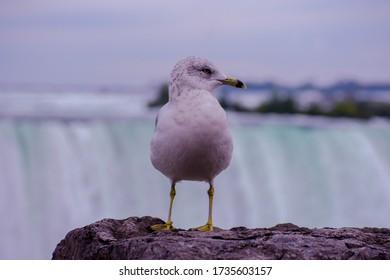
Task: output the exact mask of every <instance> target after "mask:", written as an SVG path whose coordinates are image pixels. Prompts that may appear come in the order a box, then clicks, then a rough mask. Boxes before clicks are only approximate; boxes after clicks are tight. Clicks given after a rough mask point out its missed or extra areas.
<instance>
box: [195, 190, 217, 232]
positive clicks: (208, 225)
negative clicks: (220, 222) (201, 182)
mask: <svg viewBox="0 0 390 280" xmlns="http://www.w3.org/2000/svg"><path fill="white" fill-rule="evenodd" d="M207 194H208V195H209V217H208V219H207V223H206V224H205V225H203V226H200V227H197V228H195V229H196V230H202V231H206V230H213V198H214V186H213V184H210V188H209V190H208V191H207Z"/></svg>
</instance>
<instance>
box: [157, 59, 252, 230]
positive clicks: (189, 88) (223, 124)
mask: <svg viewBox="0 0 390 280" xmlns="http://www.w3.org/2000/svg"><path fill="white" fill-rule="evenodd" d="M221 85H230V86H234V87H237V88H246V86H245V84H244V83H243V82H241V81H240V80H238V79H235V78H232V77H227V76H225V74H223V73H222V72H221V70H219V68H218V67H217V66H216V65H214V63H212V62H211V61H209V60H207V59H205V58H200V57H196V56H190V57H186V58H183V59H181V60H179V62H177V64H176V65H175V66H174V68H173V70H172V72H171V76H170V82H169V101H168V103H166V104H165V105H164V106H163V107H162V108H161V109H160V111H159V112H158V114H157V118H156V124H155V131H154V134H153V137H152V141H151V152H150V159H151V162H152V164H153V166H154V167H155V168H156V169H157V170H159V171H160V172H161V173H163V174H164V175H165V176H166V177H168V178H169V180H170V182H171V188H170V193H169V196H170V203H169V211H168V219H167V221H166V223H164V224H157V225H153V226H152V227H151V228H152V229H153V230H170V229H173V223H172V219H171V218H172V205H173V200H174V198H175V195H176V188H175V186H176V183H177V182H180V181H183V180H189V181H201V182H207V183H208V184H209V189H208V191H207V194H208V198H209V209H208V219H207V222H206V224H205V225H203V226H199V227H197V228H195V229H196V230H201V231H207V230H213V221H212V209H213V197H214V178H215V177H216V176H217V175H218V174H219V173H221V172H222V171H223V170H225V169H226V168H227V167H228V166H229V163H230V160H231V157H232V152H233V141H232V137H231V135H230V132H229V128H228V122H227V117H226V113H225V111H224V110H223V108H222V107H221V105H220V104H219V102H218V100H217V99H216V98H215V96H213V95H212V93H211V91H212V90H214V89H215V88H217V87H219V86H221Z"/></svg>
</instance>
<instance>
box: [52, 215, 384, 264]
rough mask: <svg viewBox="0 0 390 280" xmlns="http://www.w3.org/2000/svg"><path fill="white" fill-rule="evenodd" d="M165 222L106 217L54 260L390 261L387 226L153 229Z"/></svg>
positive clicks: (69, 241)
mask: <svg viewBox="0 0 390 280" xmlns="http://www.w3.org/2000/svg"><path fill="white" fill-rule="evenodd" d="M162 222H163V221H162V220H160V219H158V218H153V217H130V218H127V219H124V220H114V219H104V220H101V221H98V222H95V223H93V224H90V225H87V226H85V227H83V228H78V229H74V230H72V231H70V232H69V233H68V234H67V235H66V237H65V238H64V239H63V240H62V241H61V242H60V243H59V244H58V245H57V247H56V249H55V251H54V253H53V259H57V260H58V259H115V260H123V259H171V260H172V259H234V260H238V259H270V260H276V259H299V260H307V259H312V260H313V259H314V260H323V259H326V260H327V259H337V260H339V259H390V229H387V228H321V229H317V228H314V229H309V228H304V227H298V226H296V225H293V224H279V225H276V226H275V227H272V228H256V229H248V228H245V227H236V228H232V229H230V230H224V229H218V228H216V229H214V230H213V231H210V232H199V231H195V230H182V229H175V230H171V231H152V230H151V229H150V226H151V225H153V224H157V223H162Z"/></svg>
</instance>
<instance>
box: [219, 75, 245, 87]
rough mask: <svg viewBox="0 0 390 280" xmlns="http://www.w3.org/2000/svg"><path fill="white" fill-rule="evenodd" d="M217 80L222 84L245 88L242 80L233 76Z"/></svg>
mask: <svg viewBox="0 0 390 280" xmlns="http://www.w3.org/2000/svg"><path fill="white" fill-rule="evenodd" d="M219 81H220V82H221V83H222V84H224V85H229V86H233V87H237V88H246V85H245V84H244V83H243V82H241V81H240V80H237V79H236V78H233V77H227V78H226V79H224V80H219Z"/></svg>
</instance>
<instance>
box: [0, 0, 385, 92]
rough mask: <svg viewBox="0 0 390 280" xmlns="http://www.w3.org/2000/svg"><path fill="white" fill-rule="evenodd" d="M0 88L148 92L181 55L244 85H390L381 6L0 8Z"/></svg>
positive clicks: (254, 1) (181, 0)
mask: <svg viewBox="0 0 390 280" xmlns="http://www.w3.org/2000/svg"><path fill="white" fill-rule="evenodd" d="M0 7H1V9H0V84H13V83H16V84H20V83H26V84H59V85H78V84H79V85H147V84H152V83H159V82H164V81H166V80H167V79H168V78H169V73H170V71H171V69H172V67H173V66H174V64H175V63H176V62H177V61H178V60H179V59H180V58H183V57H185V56H189V55H198V56H202V57H206V58H209V59H211V60H212V61H213V62H214V63H215V64H216V65H218V66H219V67H220V68H221V69H222V71H223V72H225V74H227V75H232V76H236V77H237V78H239V79H241V80H244V81H246V82H257V81H259V82H261V81H265V80H274V81H278V82H283V83H289V84H299V83H304V82H314V83H319V84H326V83H332V82H335V81H339V80H345V79H356V80H359V81H362V82H388V81H389V80H390V76H389V74H390V1H388V0H386V1H383V0H354V1H350V0H348V1H347V0H288V1H287V0H285V1H282V0H244V1H231V0H224V1H222V0H214V1H201V0H168V1H132V0H106V1H98V0H82V1H80V0H56V1H52V0H0Z"/></svg>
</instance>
